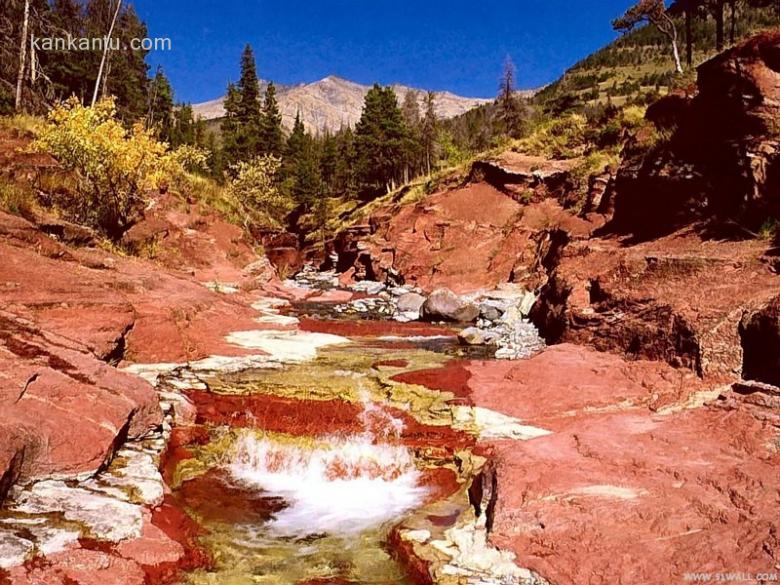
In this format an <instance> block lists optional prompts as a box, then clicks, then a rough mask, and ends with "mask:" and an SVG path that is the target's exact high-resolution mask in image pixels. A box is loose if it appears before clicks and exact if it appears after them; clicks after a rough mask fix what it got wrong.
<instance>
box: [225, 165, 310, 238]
mask: <svg viewBox="0 0 780 585" xmlns="http://www.w3.org/2000/svg"><path fill="white" fill-rule="evenodd" d="M280 166H281V161H280V160H279V159H278V158H276V157H273V156H260V157H257V158H254V159H252V160H250V161H248V162H240V163H238V164H236V165H233V166H232V167H231V171H232V173H233V179H232V180H231V181H230V184H229V185H228V192H229V193H230V195H231V196H232V197H233V198H234V199H235V200H236V201H237V202H239V203H240V204H241V205H242V207H244V209H246V210H247V212H248V214H249V215H251V217H248V218H247V220H250V221H252V222H254V223H258V224H261V225H266V226H268V227H274V228H279V227H282V225H283V223H284V221H285V219H286V218H287V215H289V213H290V212H291V211H292V210H293V209H294V208H295V203H294V202H293V200H292V198H291V197H290V196H289V195H287V194H286V193H284V192H282V191H281V190H280V189H279V188H278V187H277V179H276V177H277V174H278V172H279V168H280Z"/></svg>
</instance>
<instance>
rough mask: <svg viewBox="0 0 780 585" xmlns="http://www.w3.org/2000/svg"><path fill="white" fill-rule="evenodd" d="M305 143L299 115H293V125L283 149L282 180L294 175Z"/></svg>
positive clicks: (304, 132) (303, 129)
mask: <svg viewBox="0 0 780 585" xmlns="http://www.w3.org/2000/svg"><path fill="white" fill-rule="evenodd" d="M305 143H306V130H305V128H304V127H303V122H302V121H301V113H300V112H298V113H296V114H295V123H294V124H293V129H292V132H290V137H289V138H288V139H287V145H286V147H285V152H284V158H283V161H284V162H283V165H282V175H283V177H284V178H290V177H292V176H293V175H294V174H295V169H296V166H297V164H298V160H299V159H300V158H301V156H302V153H303V149H304V146H305Z"/></svg>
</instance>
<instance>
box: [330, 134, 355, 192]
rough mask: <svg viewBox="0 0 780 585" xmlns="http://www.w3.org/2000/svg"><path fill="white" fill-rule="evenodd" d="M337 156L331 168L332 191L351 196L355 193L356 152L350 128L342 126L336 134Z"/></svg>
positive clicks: (353, 136)
mask: <svg viewBox="0 0 780 585" xmlns="http://www.w3.org/2000/svg"><path fill="white" fill-rule="evenodd" d="M336 142H337V149H338V156H337V157H336V164H335V166H334V169H333V188H332V192H333V193H334V194H335V195H338V196H341V197H353V196H354V195H355V194H356V193H357V175H356V173H355V166H356V159H357V153H356V151H355V135H354V133H353V132H352V128H350V127H349V126H347V127H346V128H342V129H341V130H340V131H339V133H338V135H337V136H336Z"/></svg>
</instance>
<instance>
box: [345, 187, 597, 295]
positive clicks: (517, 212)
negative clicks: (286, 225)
mask: <svg viewBox="0 0 780 585" xmlns="http://www.w3.org/2000/svg"><path fill="white" fill-rule="evenodd" d="M380 215H382V217H383V219H382V220H381V221H380V220H379V219H378V218H379V216H380ZM375 217H376V218H377V219H376V221H375V222H374V227H373V228H371V229H372V230H373V235H371V236H370V237H368V238H366V239H360V240H358V241H359V245H358V244H357V242H356V240H355V236H354V235H351V236H350V237H349V238H346V239H345V240H344V242H342V244H343V247H342V248H341V249H340V250H339V251H340V252H341V251H342V250H345V249H346V251H347V253H346V256H345V257H346V258H347V259H348V260H347V262H346V264H349V265H352V264H355V265H356V266H360V265H362V266H363V269H361V271H359V272H360V274H362V275H364V276H368V278H376V279H379V280H384V279H385V278H388V277H390V278H391V279H393V278H398V277H399V275H400V278H401V279H402V280H403V281H405V282H406V283H408V284H414V285H417V286H420V287H421V288H423V289H425V290H427V291H432V290H433V289H435V288H449V289H451V290H453V291H455V292H457V293H466V292H473V291H476V290H480V289H489V288H495V286H496V285H497V284H499V283H502V282H510V281H524V282H525V281H527V282H529V283H531V284H532V285H537V284H539V282H540V281H542V280H543V278H544V277H543V274H541V275H540V272H541V273H543V271H544V268H543V267H542V266H540V265H538V263H537V261H536V259H537V257H538V256H539V250H540V249H545V248H546V247H547V246H548V245H549V236H548V235H547V234H548V233H549V232H550V231H554V230H555V229H558V228H562V229H564V230H565V231H566V232H568V233H572V234H577V235H582V236H584V235H587V234H588V233H589V232H590V230H591V229H592V226H591V225H590V224H589V223H588V222H586V221H584V220H581V219H578V218H576V217H574V216H573V215H572V214H570V213H568V212H566V211H564V210H563V208H562V207H561V206H560V204H559V203H557V202H556V201H555V200H554V199H544V200H542V201H540V202H539V203H534V204H531V205H524V204H521V203H518V202H517V201H515V200H513V199H512V197H511V196H510V195H508V194H506V193H503V192H501V191H499V190H498V189H496V188H495V187H493V186H491V185H489V184H486V183H480V182H478V183H472V184H468V185H466V186H463V187H460V188H456V189H453V190H448V191H444V192H441V193H437V194H434V195H431V196H429V197H426V198H425V199H424V200H423V201H421V202H420V203H417V204H411V205H405V206H401V207H396V208H392V209H385V210H381V211H379V212H377V215H376V216H375ZM361 230H362V228H361ZM364 231H365V230H362V231H361V233H363V232H364ZM350 233H351V232H350ZM337 243H338V242H337ZM347 244H349V246H348V245H347ZM339 268H340V269H342V270H346V269H347V268H348V266H346V265H341V263H340V266H339Z"/></svg>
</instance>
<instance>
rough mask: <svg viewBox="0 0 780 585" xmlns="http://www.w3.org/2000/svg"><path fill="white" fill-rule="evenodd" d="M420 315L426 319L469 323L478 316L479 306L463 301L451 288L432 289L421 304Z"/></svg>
mask: <svg viewBox="0 0 780 585" xmlns="http://www.w3.org/2000/svg"><path fill="white" fill-rule="evenodd" d="M422 317H423V319H425V320H427V321H456V322H461V323H471V322H473V321H476V320H477V317H479V307H478V306H477V305H475V304H474V303H470V302H468V301H464V300H463V299H461V298H460V297H459V296H458V295H456V294H455V293H454V292H452V291H451V290H448V289H446V288H442V289H439V290H436V291H434V292H433V293H432V294H431V296H429V297H428V299H427V300H426V301H425V303H424V304H423V306H422Z"/></svg>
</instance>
